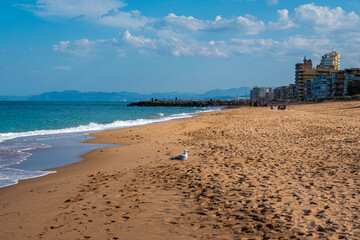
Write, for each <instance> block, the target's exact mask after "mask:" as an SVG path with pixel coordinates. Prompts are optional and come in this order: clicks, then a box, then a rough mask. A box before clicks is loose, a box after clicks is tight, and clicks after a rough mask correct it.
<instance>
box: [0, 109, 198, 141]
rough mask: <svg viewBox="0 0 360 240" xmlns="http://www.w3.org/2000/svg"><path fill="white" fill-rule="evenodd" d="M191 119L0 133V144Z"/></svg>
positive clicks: (179, 116)
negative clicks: (33, 137)
mask: <svg viewBox="0 0 360 240" xmlns="http://www.w3.org/2000/svg"><path fill="white" fill-rule="evenodd" d="M191 117H194V115H190V114H188V113H180V114H174V115H170V116H165V117H161V118H157V119H136V120H126V121H114V122H112V123H107V124H99V123H93V122H91V123H89V124H88V125H80V126H77V127H70V128H63V129H52V130H35V131H29V132H9V133H0V142H4V141H6V140H10V139H15V138H22V137H31V136H40V135H41V136H42V135H53V134H64V133H77V132H78V133H79V132H83V133H85V132H96V131H103V130H109V129H116V128H126V127H135V126H141V125H147V124H151V123H159V122H166V121H171V120H176V119H183V118H191Z"/></svg>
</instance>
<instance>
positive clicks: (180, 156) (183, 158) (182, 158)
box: [170, 150, 189, 160]
mask: <svg viewBox="0 0 360 240" xmlns="http://www.w3.org/2000/svg"><path fill="white" fill-rule="evenodd" d="M188 152H189V151H188V150H184V153H183V154H181V155H179V156H176V157H172V158H170V159H172V160H186V159H187V158H188Z"/></svg>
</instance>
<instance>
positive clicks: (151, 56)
mask: <svg viewBox="0 0 360 240" xmlns="http://www.w3.org/2000/svg"><path fill="white" fill-rule="evenodd" d="M359 26H360V1H358V0H342V1H338V0H326V1H325V0H317V1H305V0H197V1H193V0H181V1H180V0H152V1H149V0H132V1H125V0H3V1H1V2H0V95H30V94H39V93H42V92H45V91H62V90H69V89H71V90H80V91H105V92H112V91H135V92H139V93H151V92H165V91H179V92H196V93H202V92H205V91H207V90H211V89H215V88H221V89H227V88H233V87H242V86H248V87H253V86H254V85H260V86H280V85H287V84H290V83H293V82H294V64H295V63H297V62H300V61H301V60H302V58H303V57H304V56H305V55H306V56H307V57H308V58H311V59H312V60H313V62H314V63H315V64H318V62H319V60H320V57H321V55H323V54H325V53H327V52H329V51H332V50H336V51H339V52H340V53H341V68H350V67H360V27H359Z"/></svg>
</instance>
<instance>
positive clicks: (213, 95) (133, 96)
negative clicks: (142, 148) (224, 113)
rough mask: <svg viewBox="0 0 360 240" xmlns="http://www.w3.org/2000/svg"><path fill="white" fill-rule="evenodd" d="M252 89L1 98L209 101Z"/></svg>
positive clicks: (67, 93) (242, 94)
mask: <svg viewBox="0 0 360 240" xmlns="http://www.w3.org/2000/svg"><path fill="white" fill-rule="evenodd" d="M249 92H250V88H248V87H241V88H231V89H226V90H222V89H215V90H211V91H207V92H206V93H204V94H196V93H178V92H165V93H151V94H140V93H135V92H125V91H122V92H111V93H108V92H79V91H74V90H68V91H63V92H46V93H43V94H40V95H33V96H24V97H12V96H0V101H146V100H151V99H152V98H153V99H169V100H173V99H175V98H177V99H179V100H181V99H186V100H208V99H231V98H235V97H248V96H249Z"/></svg>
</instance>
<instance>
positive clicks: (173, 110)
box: [0, 101, 219, 188]
mask: <svg viewBox="0 0 360 240" xmlns="http://www.w3.org/2000/svg"><path fill="white" fill-rule="evenodd" d="M128 103H129V102H50V101H46V102H28V101H26V102H16V101H7V102H0V188H1V187H6V186H9V185H13V184H17V183H18V181H19V180H24V179H29V178H35V177H41V176H44V175H47V174H51V173H55V171H49V170H48V169H52V168H56V167H61V166H65V165H68V164H72V163H74V162H77V161H81V160H82V159H81V158H80V156H81V155H82V154H85V153H86V152H89V151H91V150H93V149H97V148H104V147H111V146H113V145H109V144H89V143H83V141H86V140H88V139H91V138H93V137H91V136H89V135H88V134H89V133H91V132H97V131H103V130H109V129H118V128H127V127H133V126H141V125H147V124H152V123H159V122H165V121H171V120H176V119H183V118H191V117H194V115H193V113H200V112H207V111H214V110H219V109H215V108H192V107H128V106H127V104H128Z"/></svg>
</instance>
